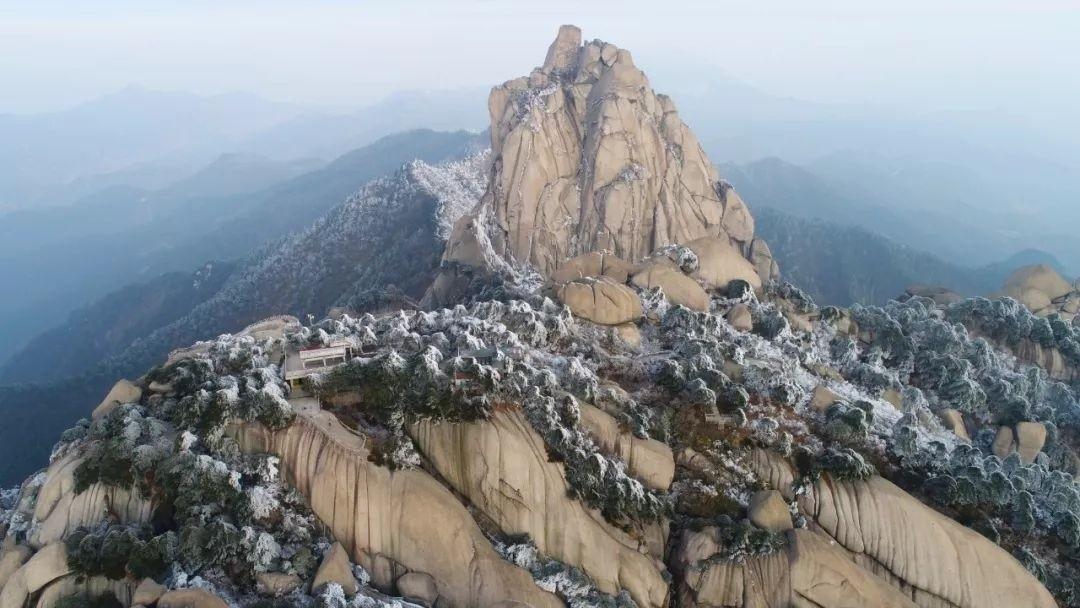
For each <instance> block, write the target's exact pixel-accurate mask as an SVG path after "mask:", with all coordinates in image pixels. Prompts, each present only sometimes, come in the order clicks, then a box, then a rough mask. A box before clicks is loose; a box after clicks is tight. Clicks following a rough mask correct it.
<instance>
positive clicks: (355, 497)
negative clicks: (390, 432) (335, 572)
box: [230, 401, 562, 608]
mask: <svg viewBox="0 0 1080 608" xmlns="http://www.w3.org/2000/svg"><path fill="white" fill-rule="evenodd" d="M294 404H295V407H296V409H297V413H298V416H297V419H296V421H295V422H294V423H293V424H292V425H291V426H289V427H288V428H285V429H283V430H281V431H277V432H272V431H269V430H268V429H266V427H264V426H262V425H260V424H258V423H250V424H234V425H232V427H231V430H230V433H231V434H232V436H234V437H235V438H236V439H237V441H238V443H239V444H240V446H241V447H242V448H243V449H244V450H246V451H252V452H269V453H272V454H275V455H277V456H279V457H280V458H281V469H282V473H283V475H284V476H285V477H286V478H287V479H288V480H289V483H290V484H291V485H293V486H294V487H296V488H297V489H298V490H299V491H300V492H301V493H303V494H304V496H306V497H307V500H308V501H309V503H310V504H311V508H312V511H313V512H314V513H315V515H316V516H318V517H319V519H320V520H321V521H322V522H323V523H324V524H325V525H326V526H327V528H328V529H329V530H330V532H331V533H332V534H333V536H334V538H335V539H336V540H337V541H338V542H340V543H341V544H342V546H343V547H344V548H345V549H346V551H347V552H348V553H349V555H350V556H351V557H352V560H353V561H354V562H355V563H357V564H359V565H360V566H362V567H363V568H364V569H365V570H367V572H369V573H370V574H371V577H372V582H373V583H374V584H375V585H377V586H378V587H379V588H381V589H384V590H387V591H389V590H391V589H392V588H393V585H394V581H396V580H397V578H398V577H399V576H401V575H402V574H404V573H406V572H410V571H412V572H423V573H425V574H428V575H430V576H431V577H432V578H433V579H434V580H436V581H437V584H438V592H439V596H440V597H443V598H445V600H446V602H447V603H448V604H449V605H452V606H492V605H496V604H498V602H500V601H504V600H512V601H516V602H520V603H521V604H524V605H527V606H532V607H533V608H555V607H557V606H561V605H562V603H561V602H560V601H559V600H558V599H557V598H556V597H555V596H554V595H552V594H550V593H548V592H546V591H544V590H542V589H540V588H539V587H537V586H536V584H535V583H534V582H533V580H532V576H530V574H529V573H528V572H526V571H525V570H522V569H521V568H518V567H517V566H514V565H512V564H510V563H509V562H507V561H505V560H504V559H503V558H502V557H500V556H499V554H498V553H496V552H495V550H494V549H493V548H492V546H491V544H490V543H489V542H488V540H487V539H486V538H485V537H484V535H483V533H482V532H481V531H480V528H479V527H478V526H477V524H476V522H475V521H473V518H472V516H471V515H470V514H469V511H468V510H467V509H466V508H465V507H464V506H463V505H462V504H461V503H460V502H459V501H458V499H457V498H456V497H455V496H454V495H453V494H452V493H451V492H450V491H449V490H448V489H446V488H445V487H443V486H442V484H440V483H439V482H438V481H437V480H435V479H434V478H433V477H431V476H430V475H428V474H427V473H425V472H423V471H421V470H418V469H408V470H401V471H391V470H390V469H388V468H386V467H382V466H378V465H376V464H374V463H372V462H371V461H370V456H371V453H370V451H369V449H368V446H367V440H366V439H365V438H364V437H362V436H360V435H356V434H354V433H353V432H351V431H349V430H348V429H347V428H346V427H344V426H343V425H342V424H341V423H340V422H339V421H338V420H337V418H335V417H334V416H333V415H332V414H330V413H329V412H325V411H322V410H321V409H319V406H318V404H317V403H315V402H314V401H294Z"/></svg>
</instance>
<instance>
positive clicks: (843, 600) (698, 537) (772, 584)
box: [680, 528, 918, 608]
mask: <svg viewBox="0 0 1080 608" xmlns="http://www.w3.org/2000/svg"><path fill="white" fill-rule="evenodd" d="M719 549H720V545H719V542H718V538H717V535H716V530H715V529H714V528H705V529H703V530H701V531H700V532H688V533H687V534H686V535H685V536H684V538H683V541H682V544H681V547H680V560H681V564H680V565H681V567H682V569H683V572H684V578H683V586H682V588H681V590H680V599H681V605H683V606H698V607H709V608H713V607H721V606H724V607H734V608H743V607H745V608H751V607H758V606H776V607H788V606H791V607H803V606H806V607H811V606H813V607H818V608H868V607H870V606H873V607H874V608H917V606H918V604H916V603H914V602H912V601H911V599H910V598H909V597H908V596H907V595H905V594H904V593H903V592H902V591H901V590H900V589H897V588H896V587H894V586H892V585H890V584H889V583H888V582H886V581H885V580H883V579H882V578H880V577H878V576H875V575H874V574H873V573H871V572H869V571H867V570H866V569H864V568H861V567H859V566H858V565H857V564H856V563H854V562H853V561H851V559H850V558H849V556H848V554H847V553H846V552H845V551H844V550H843V549H841V548H839V547H837V546H836V545H835V543H833V542H832V541H831V540H830V539H828V538H825V537H822V536H821V535H819V534H816V533H814V532H810V531H809V530H792V531H789V532H788V533H787V546H786V547H785V548H784V549H783V550H782V551H780V552H777V553H774V554H772V555H766V556H760V557H752V558H749V559H746V560H744V561H735V560H723V559H721V560H709V559H708V558H709V557H710V556H712V555H714V554H715V553H717V552H718V551H719Z"/></svg>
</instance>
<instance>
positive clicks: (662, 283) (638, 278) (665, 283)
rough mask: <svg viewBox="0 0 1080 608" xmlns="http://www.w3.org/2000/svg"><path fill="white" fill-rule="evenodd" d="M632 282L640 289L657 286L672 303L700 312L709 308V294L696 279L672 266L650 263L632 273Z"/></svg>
mask: <svg viewBox="0 0 1080 608" xmlns="http://www.w3.org/2000/svg"><path fill="white" fill-rule="evenodd" d="M633 283H634V285H637V286H638V287H640V288H641V289H651V288H653V287H659V288H660V289H662V290H664V295H665V296H667V298H668V300H670V301H671V302H672V303H673V304H680V305H682V306H685V307H687V308H689V309H690V310H697V311H701V312H705V311H707V310H709V294H707V293H705V290H704V289H702V288H701V285H698V283H697V281H695V280H694V279H691V278H690V277H688V276H686V275H685V274H683V273H682V272H681V271H680V270H678V269H677V268H674V267H672V266H668V265H666V264H650V265H649V266H647V267H646V268H645V269H644V270H642V271H641V272H638V273H637V274H635V275H634V278H633Z"/></svg>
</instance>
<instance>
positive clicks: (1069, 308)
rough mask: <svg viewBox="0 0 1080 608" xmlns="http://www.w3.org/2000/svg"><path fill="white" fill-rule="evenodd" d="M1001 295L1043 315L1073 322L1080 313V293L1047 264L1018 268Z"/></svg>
mask: <svg viewBox="0 0 1080 608" xmlns="http://www.w3.org/2000/svg"><path fill="white" fill-rule="evenodd" d="M1001 295H1003V296H1008V297H1010V298H1012V299H1014V300H1016V301H1017V302H1020V303H1021V304H1023V305H1024V306H1026V307H1028V309H1030V310H1031V312H1033V313H1035V314H1037V315H1040V316H1047V315H1050V314H1053V313H1057V314H1059V315H1061V316H1063V317H1065V318H1066V319H1072V318H1073V317H1075V316H1076V313H1077V312H1080V290H1078V289H1077V287H1076V286H1075V285H1073V284H1072V283H1069V281H1067V280H1065V278H1064V277H1062V276H1061V275H1060V274H1058V272H1057V271H1056V270H1054V269H1053V268H1051V267H1050V266H1048V265H1046V264H1038V265H1035V266H1024V267H1023V268H1019V269H1017V270H1016V271H1015V272H1013V273H1012V274H1011V275H1010V276H1009V278H1008V279H1006V280H1005V285H1004V286H1002V289H1001Z"/></svg>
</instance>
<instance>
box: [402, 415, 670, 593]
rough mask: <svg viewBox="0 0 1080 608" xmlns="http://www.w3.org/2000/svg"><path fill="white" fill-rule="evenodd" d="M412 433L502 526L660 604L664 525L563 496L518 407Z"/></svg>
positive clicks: (601, 584)
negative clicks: (628, 520) (631, 527)
mask: <svg viewBox="0 0 1080 608" xmlns="http://www.w3.org/2000/svg"><path fill="white" fill-rule="evenodd" d="M410 434H411V435H412V437H413V439H414V440H415V441H416V443H417V446H418V447H419V449H420V451H421V452H422V453H423V454H424V456H425V457H426V458H427V459H428V460H429V461H430V462H431V463H432V465H433V466H435V468H436V469H437V470H438V471H439V474H440V475H441V476H442V477H443V478H444V479H445V480H446V482H447V483H449V484H450V485H451V486H452V487H453V488H454V489H455V490H457V491H458V492H461V493H462V494H464V495H465V496H467V497H468V498H469V501H470V502H471V503H472V504H473V506H474V507H475V508H477V509H479V510H480V511H481V512H483V513H484V515H486V516H487V517H489V518H490V519H491V520H492V521H493V522H494V523H495V524H496V525H497V526H498V527H499V529H501V530H503V531H504V532H507V533H511V534H521V533H527V534H529V536H530V537H531V538H532V540H533V542H535V543H536V547H537V549H538V550H539V551H540V552H541V553H543V554H545V555H549V556H551V557H553V558H555V559H557V560H559V561H561V562H564V563H566V564H569V565H571V566H576V567H578V568H580V569H581V570H582V571H583V572H585V574H587V575H588V576H589V577H590V578H591V579H592V580H593V581H594V582H595V583H596V586H597V588H598V589H600V590H601V591H603V592H604V593H610V594H616V593H618V592H619V590H620V589H625V590H626V591H627V592H629V593H630V596H631V597H632V598H633V599H634V601H635V602H637V604H638V606H641V607H643V608H645V607H649V606H652V607H659V606H663V605H664V600H665V598H666V597H667V593H668V586H667V583H666V582H665V581H664V576H663V573H664V571H665V568H664V566H663V563H662V561H661V560H662V559H663V552H664V546H665V536H666V531H665V528H664V527H662V526H659V525H652V526H646V527H644V528H642V529H640V530H637V531H635V534H633V535H631V534H630V533H628V532H626V531H624V530H621V529H619V528H616V527H615V526H613V525H611V524H609V523H607V522H606V521H605V520H604V517H603V516H602V515H601V514H600V513H599V512H597V511H595V510H592V509H589V508H587V507H586V506H585V505H584V504H583V503H582V502H581V501H579V500H573V499H570V498H568V497H567V490H568V486H567V482H566V479H565V477H564V474H563V471H562V466H561V465H560V464H558V463H553V462H550V461H549V458H548V451H547V447H546V445H545V443H544V440H543V439H542V438H541V437H540V436H539V435H537V434H536V432H535V431H534V430H533V429H532V427H531V426H530V425H529V423H528V422H527V421H526V420H525V417H524V414H523V413H522V412H521V411H519V410H517V409H513V408H510V409H505V410H500V411H498V412H496V413H495V415H494V416H492V418H491V419H490V420H488V421H485V422H476V423H448V422H421V423H418V424H416V425H414V426H413V428H412V429H411V430H410Z"/></svg>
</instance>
